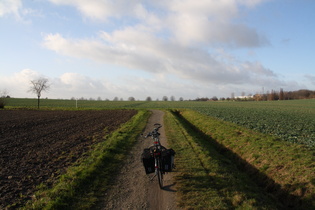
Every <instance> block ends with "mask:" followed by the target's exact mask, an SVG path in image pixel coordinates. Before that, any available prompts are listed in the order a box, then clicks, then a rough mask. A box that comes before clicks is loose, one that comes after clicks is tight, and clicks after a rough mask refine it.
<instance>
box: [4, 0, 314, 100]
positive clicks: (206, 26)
mask: <svg viewBox="0 0 315 210" xmlns="http://www.w3.org/2000/svg"><path fill="white" fill-rule="evenodd" d="M314 11H315V1H313V0H299V1H298V0H198V1H196V0H160V1H153V0H146V1H142V0H128V1H127V0H115V1H114V0H23V1H22V0H0V53H1V56H0V63H1V67H0V91H4V90H6V91H7V92H8V93H9V95H10V96H11V97H36V96H35V95H34V94H31V93H29V92H27V90H28V89H29V87H30V81H31V80H33V79H37V78H39V77H45V78H47V79H48V80H49V82H50V84H51V88H50V90H49V91H48V92H44V93H43V94H42V97H48V98H63V99H69V98H71V97H75V98H81V97H84V98H94V99H96V98H98V97H101V98H102V99H110V100H112V99H113V98H114V97H118V98H123V99H124V100H127V99H128V97H131V96H132V97H135V98H136V99H138V100H144V99H145V98H146V97H147V96H151V97H152V98H153V99H162V97H163V96H168V97H171V96H175V98H176V99H178V98H179V97H183V98H184V99H195V98H197V97H209V98H210V97H213V96H217V97H230V96H231V93H234V94H235V95H236V96H237V95H241V94H242V93H243V92H244V93H245V94H246V95H248V94H256V93H261V92H262V90H264V91H265V92H267V91H270V90H280V88H283V89H284V90H285V91H291V90H298V89H310V90H315V53H314V49H315V40H314V37H315V21H314V20H315V13H314Z"/></svg>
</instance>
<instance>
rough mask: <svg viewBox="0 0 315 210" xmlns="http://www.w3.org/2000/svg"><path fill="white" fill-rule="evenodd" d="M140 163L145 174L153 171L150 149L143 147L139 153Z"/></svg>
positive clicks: (152, 158)
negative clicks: (140, 153)
mask: <svg viewBox="0 0 315 210" xmlns="http://www.w3.org/2000/svg"><path fill="white" fill-rule="evenodd" d="M141 158H142V163H143V166H144V169H145V173H146V174H150V173H153V172H154V171H155V166H154V157H153V155H152V154H151V152H150V149H144V150H143V153H142V155H141Z"/></svg>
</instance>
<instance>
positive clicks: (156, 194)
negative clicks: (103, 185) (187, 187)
mask: <svg viewBox="0 0 315 210" xmlns="http://www.w3.org/2000/svg"><path fill="white" fill-rule="evenodd" d="M163 116H164V112H163V111H159V110H152V115H151V117H150V118H149V120H148V123H147V126H146V128H145V131H144V134H147V133H148V132H150V131H152V129H153V128H154V126H153V125H154V123H160V124H162V125H163ZM159 131H160V133H161V135H160V141H161V144H162V145H163V146H165V147H167V142H166V136H165V131H164V127H162V128H161V129H160V130H159ZM151 145H152V139H150V138H147V139H144V138H143V137H139V138H138V141H137V143H136V145H135V146H134V147H133V148H132V149H131V151H130V154H128V156H127V158H126V160H125V162H124V163H123V166H122V168H121V170H120V171H119V174H118V175H117V177H116V178H115V179H114V180H113V183H112V186H111V187H110V189H108V190H107V191H106V192H105V194H104V197H103V198H101V202H100V203H99V205H98V206H97V209H161V210H162V209H163V210H165V209H172V210H173V209H176V197H175V194H176V183H175V182H174V180H173V178H172V173H167V174H166V175H165V176H164V186H165V188H164V189H163V190H161V189H160V188H159V184H158V182H157V178H154V180H153V181H150V177H151V176H152V175H151V174H150V175H146V174H145V171H144V167H143V165H142V162H141V153H142V151H143V149H144V148H148V147H149V146H151Z"/></svg>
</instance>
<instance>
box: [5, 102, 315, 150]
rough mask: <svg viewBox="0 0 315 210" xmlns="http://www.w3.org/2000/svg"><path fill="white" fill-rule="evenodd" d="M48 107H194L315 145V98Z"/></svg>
mask: <svg viewBox="0 0 315 210" xmlns="http://www.w3.org/2000/svg"><path fill="white" fill-rule="evenodd" d="M36 104H37V102H36V99H10V101H9V104H8V105H9V106H12V107H33V108H34V107H36ZM41 104H42V105H41V106H42V107H44V108H45V107H46V108H58V107H59V108H60V107H62V108H70V109H76V106H77V107H78V108H79V109H80V108H83V109H117V108H121V109H130V108H131V109H141V108H144V109H192V110H196V111H198V112H200V113H202V114H205V115H208V116H212V117H215V118H217V119H220V120H224V121H229V122H233V123H236V124H238V125H241V126H244V127H246V128H249V129H253V130H256V131H259V132H262V133H265V134H270V135H273V136H276V137H278V138H279V139H282V140H285V141H288V142H293V143H299V144H304V145H306V146H308V147H315V100H314V99H309V100H292V101H264V102H252V101H251V102H198V101H150V102H148V101H88V100H84V101H78V102H76V101H75V100H50V99H43V100H42V101H41Z"/></svg>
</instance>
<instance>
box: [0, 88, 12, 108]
mask: <svg viewBox="0 0 315 210" xmlns="http://www.w3.org/2000/svg"><path fill="white" fill-rule="evenodd" d="M9 97H10V96H8V92H7V91H6V90H2V91H0V109H3V108H4V107H5V105H6V104H7V102H6V99H7V98H9Z"/></svg>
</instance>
